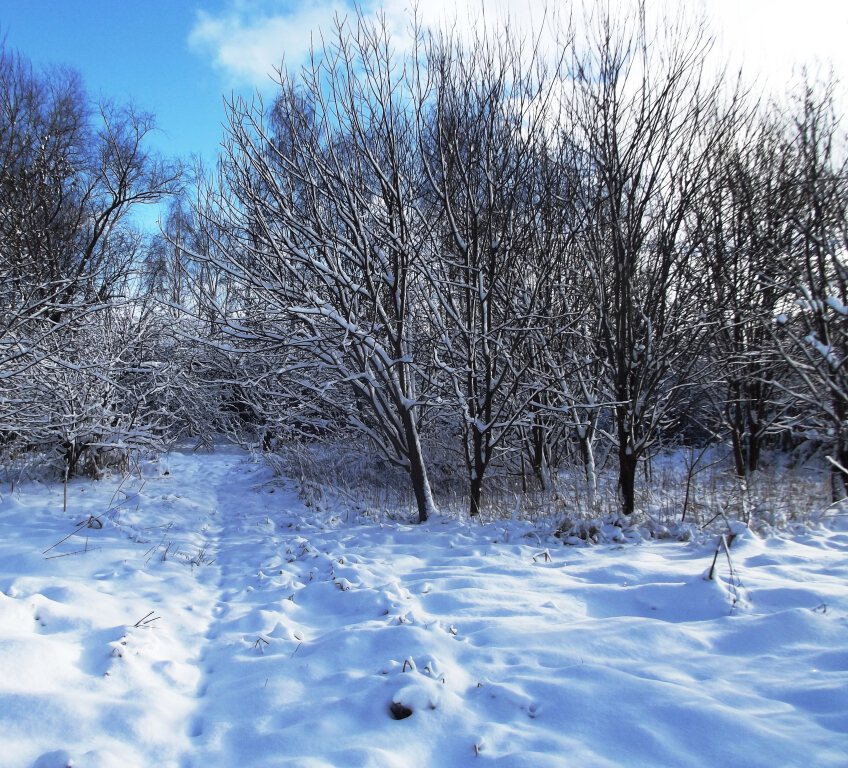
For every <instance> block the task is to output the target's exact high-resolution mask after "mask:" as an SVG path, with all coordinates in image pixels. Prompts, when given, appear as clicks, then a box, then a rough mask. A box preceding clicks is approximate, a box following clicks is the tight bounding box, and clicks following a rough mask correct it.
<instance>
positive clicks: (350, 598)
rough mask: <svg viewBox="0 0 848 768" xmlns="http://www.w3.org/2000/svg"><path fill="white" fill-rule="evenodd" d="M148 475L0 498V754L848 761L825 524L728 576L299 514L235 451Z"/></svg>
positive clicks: (52, 763) (38, 758)
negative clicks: (733, 580)
mask: <svg viewBox="0 0 848 768" xmlns="http://www.w3.org/2000/svg"><path fill="white" fill-rule="evenodd" d="M168 467H169V472H168V474H167V475H162V476H159V475H154V476H152V477H149V478H148V479H146V480H145V481H144V482H143V483H141V482H140V481H138V480H137V479H136V480H133V481H132V482H127V483H125V484H124V485H123V486H122V487H121V489H120V490H119V491H118V492H116V491H115V488H116V485H117V481H115V482H111V483H109V482H103V483H99V484H92V483H85V482H79V483H76V484H74V485H72V486H71V491H70V494H69V511H68V513H67V514H63V513H62V512H61V509H62V494H61V488H56V487H44V486H36V485H33V486H26V487H24V488H22V489H20V490H19V491H17V492H15V493H14V494H8V493H7V494H5V497H4V499H3V501H2V502H0V766H9V767H10V768H11V767H12V766H15V767H20V766H23V767H24V768H29V766H33V767H34V768H54V767H55V768H66V767H67V766H68V765H69V764H73V765H74V766H75V767H76V768H89V767H93V768H98V767H99V768H113V767H114V768H117V766H121V767H122V768H126V767H127V766H139V767H140V766H150V765H161V766H178V767H179V768H201V766H203V767H204V768H205V767H209V766H224V767H226V766H262V768H267V767H268V766H298V767H302V768H319V767H320V768H330V767H336V766H374V767H375V768H376V767H380V768H382V767H386V768H391V767H394V766H397V767H398V768H400V767H401V766H402V767H403V768H417V767H418V766H421V767H422V768H423V767H424V766H428V767H429V766H468V765H476V764H478V763H479V764H481V765H485V764H492V765H500V766H539V765H545V766H550V765H555V766H619V765H634V766H636V765H651V766H713V765H734V766H770V767H771V766H782V765H811V766H812V765H815V766H844V765H845V764H848V588H847V587H846V584H848V562H846V561H847V560H848V558H846V550H848V534H846V533H844V532H839V531H818V532H815V533H810V534H804V535H801V536H799V537H797V538H795V539H788V538H773V539H768V540H760V539H758V538H756V537H754V536H753V535H750V534H746V535H745V536H744V537H743V538H742V539H741V540H740V541H738V542H737V544H736V545H734V549H733V561H734V566H735V568H736V571H737V574H738V577H739V579H740V580H741V586H740V588H739V589H738V590H733V589H731V587H730V584H729V578H728V572H727V568H726V564H723V565H722V567H720V573H721V574H722V581H720V582H708V581H705V580H704V579H703V577H702V576H703V573H704V571H705V570H706V568H707V567H708V566H709V563H710V560H711V550H710V548H709V546H704V545H695V544H690V545H686V544H677V543H645V544H642V545H629V546H624V547H595V548H587V549H574V548H564V547H562V546H561V545H560V544H559V543H557V542H554V541H552V542H542V541H540V540H539V539H538V537H537V536H536V535H535V534H533V532H532V530H531V529H530V528H529V527H527V526H525V525H521V524H516V523H504V524H502V525H491V526H485V527H480V526H468V525H462V524H459V523H456V522H450V521H442V520H438V519H437V520H435V521H433V522H432V523H431V524H428V526H426V527H423V528H422V527H418V526H407V525H385V526H380V525H377V524H350V525H346V524H342V523H341V522H340V521H326V520H325V521H324V522H319V521H316V520H313V519H312V518H311V517H310V514H309V512H308V510H305V509H304V508H303V507H302V505H301V503H300V502H299V501H298V500H297V499H296V498H295V497H294V496H293V495H292V494H291V493H290V492H289V491H286V490H285V489H284V488H280V487H279V486H278V485H275V484H271V483H268V482H267V480H268V474H267V471H266V470H265V469H263V468H262V467H261V465H258V464H253V463H250V462H248V461H245V458H244V455H243V454H240V453H238V452H235V451H233V452H226V451H224V452H219V453H216V454H213V455H204V456H199V455H192V454H174V455H173V456H172V457H170V459H169V461H168ZM90 515H92V516H101V517H97V521H96V522H94V523H93V527H83V528H80V529H79V532H78V534H77V535H75V536H73V537H71V538H70V539H68V540H67V541H64V542H61V543H60V540H61V539H62V538H63V537H64V536H66V535H67V534H68V533H70V532H72V531H74V530H75V529H76V527H75V524H76V523H84V522H85V521H86V520H87V519H88V517H89V516H90ZM98 521H99V522H102V523H103V527H102V528H100V527H98V525H99V522H98ZM44 550H48V551H47V553H46V555H45V554H43V551H44ZM80 550H87V551H83V552H81V553H79V552H80ZM73 552H77V553H78V554H68V553H73ZM55 555H62V556H60V557H55ZM48 558H50V559H48ZM734 596H738V597H739V598H741V601H740V602H739V603H738V604H737V605H736V606H735V607H734V606H733V604H732V603H733V597H734ZM150 612H152V613H150ZM393 705H395V706H393ZM392 709H394V711H395V713H396V714H402V713H404V712H405V711H409V710H411V711H412V714H411V716H409V717H406V718H405V719H401V720H395V719H393V718H392V716H391V715H390V711H391V710H392Z"/></svg>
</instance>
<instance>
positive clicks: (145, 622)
mask: <svg viewBox="0 0 848 768" xmlns="http://www.w3.org/2000/svg"><path fill="white" fill-rule="evenodd" d="M154 613H156V611H151V612H150V613H148V614H146V615H145V616H142V617H141V618H140V619H139V620H138V621H137V622H136V623H135V624H133V626H134V627H138V628H143V627H148V626H150V625H151V624H152V623H153V622H154V621H159V619H161V618H162V617H161V616H153V614H154ZM151 616H153V618H152V619H151V618H150V617H151Z"/></svg>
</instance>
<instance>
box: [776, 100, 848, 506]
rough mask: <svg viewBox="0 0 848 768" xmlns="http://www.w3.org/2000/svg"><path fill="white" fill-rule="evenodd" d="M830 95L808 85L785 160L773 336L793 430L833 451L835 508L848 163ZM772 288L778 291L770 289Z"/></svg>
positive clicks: (841, 446)
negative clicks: (792, 410) (788, 188)
mask: <svg viewBox="0 0 848 768" xmlns="http://www.w3.org/2000/svg"><path fill="white" fill-rule="evenodd" d="M845 149H846V145H845V137H844V136H842V135H840V133H839V130H838V121H837V118H836V116H835V111H834V102H833V95H832V91H831V90H830V89H829V88H828V87H827V86H824V87H822V86H818V87H816V86H813V85H810V84H807V85H806V86H805V89H804V92H803V94H802V97H801V104H800V110H799V114H798V115H797V116H796V117H795V119H794V125H793V128H792V134H791V137H790V143H789V144H788V146H787V147H786V150H785V151H786V152H787V153H788V154H789V156H790V157H791V159H792V164H793V168H792V175H791V179H790V181H791V184H792V191H793V197H794V200H793V203H794V205H793V207H792V209H791V213H792V216H791V221H790V226H791V235H790V242H789V248H788V249H787V250H786V251H785V252H784V259H785V265H784V270H785V274H786V278H785V280H784V281H783V282H782V283H779V284H777V286H776V287H777V288H778V289H779V290H781V291H782V295H783V297H784V309H783V311H782V312H780V313H779V314H778V315H777V316H776V319H775V324H774V325H773V326H772V330H773V332H774V334H775V339H776V341H777V343H778V348H779V350H780V353H781V355H782V356H783V358H784V360H785V361H786V362H787V363H788V364H789V366H790V367H791V370H792V374H793V376H794V381H789V382H780V383H779V384H780V386H781V387H782V388H784V389H785V390H786V391H788V392H789V393H790V394H791V395H792V396H793V397H794V400H795V403H796V406H797V417H796V424H795V428H796V429H799V428H800V429H802V430H803V431H804V432H805V433H806V434H815V435H817V436H818V437H819V439H822V440H824V442H826V443H827V444H829V446H830V447H831V454H830V461H831V464H832V467H833V472H832V478H833V498H834V501H836V500H839V499H842V498H845V496H846V495H848V494H846V480H848V266H846V254H848V158H846V151H845ZM772 285H774V283H772Z"/></svg>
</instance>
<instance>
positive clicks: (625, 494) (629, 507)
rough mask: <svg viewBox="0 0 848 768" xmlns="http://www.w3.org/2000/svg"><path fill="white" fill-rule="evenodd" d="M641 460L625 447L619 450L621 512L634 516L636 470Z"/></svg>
mask: <svg viewBox="0 0 848 768" xmlns="http://www.w3.org/2000/svg"><path fill="white" fill-rule="evenodd" d="M638 464H639V458H638V456H636V455H635V454H634V453H633V452H632V451H628V449H627V446H626V445H624V446H622V447H620V448H619V449H618V497H619V501H620V502H621V512H622V514H624V515H632V514H633V511H634V509H635V508H636V468H637V466H638Z"/></svg>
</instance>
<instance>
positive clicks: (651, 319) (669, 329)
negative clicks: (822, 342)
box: [568, 11, 730, 514]
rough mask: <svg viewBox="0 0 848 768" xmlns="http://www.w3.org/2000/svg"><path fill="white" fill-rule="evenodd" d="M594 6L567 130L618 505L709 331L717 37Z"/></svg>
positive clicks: (675, 22) (629, 492)
mask: <svg viewBox="0 0 848 768" xmlns="http://www.w3.org/2000/svg"><path fill="white" fill-rule="evenodd" d="M663 24H664V25H665V32H664V35H665V36H664V37H661V36H659V35H657V34H656V33H653V32H652V31H651V29H650V27H649V25H648V22H647V21H646V19H645V16H644V13H643V12H642V13H638V14H633V15H631V16H626V17H620V18H613V17H612V16H611V15H610V14H609V12H604V11H599V12H598V14H597V17H596V19H595V22H594V25H593V26H592V27H591V29H592V30H593V35H591V36H590V37H588V39H587V40H586V41H585V47H584V48H583V49H580V48H579V47H578V50H579V51H581V53H580V54H579V55H578V56H577V57H576V58H575V61H574V62H573V65H572V69H573V73H574V76H575V90H574V95H573V98H572V99H571V100H570V101H569V103H570V105H571V107H572V110H571V116H570V121H569V125H568V130H570V131H573V132H574V134H575V135H576V136H578V137H579V138H578V143H579V144H580V145H581V146H582V148H583V151H584V152H585V153H586V157H587V160H586V163H585V165H586V167H587V168H588V169H589V172H588V173H587V174H586V177H585V184H584V189H585V193H584V199H583V203H582V205H583V207H584V211H585V217H586V222H587V225H586V227H585V228H584V230H583V232H584V238H583V241H582V242H583V247H584V253H585V258H586V261H587V266H588V269H589V271H590V275H591V290H592V295H593V300H594V303H595V305H596V311H597V317H598V324H597V327H598V330H599V337H598V340H597V344H598V352H599V354H600V356H601V361H602V365H603V370H604V381H605V386H606V387H607V392H606V398H605V399H606V400H607V401H608V402H611V403H614V406H613V414H614V431H613V434H612V435H611V438H612V439H613V440H614V442H615V445H616V448H617V453H618V465H619V481H618V487H619V494H620V501H621V509H622V512H623V513H624V514H630V513H631V512H633V510H634V507H635V484H636V470H637V466H638V464H639V461H640V459H642V458H643V457H644V456H646V455H647V454H648V452H649V450H650V448H651V446H652V444H653V443H654V442H655V441H656V440H657V439H658V437H659V436H660V435H661V434H662V431H663V429H664V428H667V427H668V426H669V425H668V421H669V419H670V418H672V417H673V415H674V410H673V406H674V404H675V402H676V401H677V400H678V399H679V397H680V394H681V391H682V388H683V387H684V386H686V385H687V384H688V383H690V381H689V378H690V373H691V372H692V370H693V369H694V367H695V365H696V363H697V361H698V359H699V356H700V355H701V353H702V351H703V349H704V345H705V343H706V340H707V337H708V329H709V327H710V322H709V306H708V304H707V298H706V297H705V296H704V292H703V290H702V278H701V268H702V264H701V262H700V261H699V259H698V243H697V238H695V237H693V236H692V226H693V222H692V211H693V208H694V205H695V202H696V200H697V199H698V197H699V195H700V194H701V192H702V189H703V186H704V182H705V176H706V170H707V167H708V166H707V158H708V156H709V153H710V151H711V149H712V147H713V146H714V144H715V143H716V141H717V140H718V138H719V137H720V135H721V132H722V131H725V130H729V128H730V124H729V123H722V124H719V125H717V124H716V123H715V122H714V121H713V120H712V115H713V113H714V109H713V106H714V100H715V95H716V90H715V86H711V85H709V84H708V83H707V81H706V79H705V75H704V67H705V59H706V55H707V52H708V50H709V38H708V37H707V36H706V34H705V31H704V29H703V25H695V26H694V27H689V28H687V27H686V26H685V25H687V24H689V21H688V20H687V19H684V17H683V16H682V15H680V16H678V17H677V18H676V19H669V18H666V19H663Z"/></svg>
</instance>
